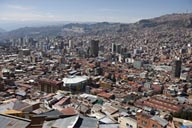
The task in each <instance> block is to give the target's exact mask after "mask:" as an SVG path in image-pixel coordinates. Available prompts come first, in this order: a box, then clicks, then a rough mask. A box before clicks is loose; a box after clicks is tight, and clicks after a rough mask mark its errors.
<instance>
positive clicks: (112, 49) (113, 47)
mask: <svg viewBox="0 0 192 128" xmlns="http://www.w3.org/2000/svg"><path fill="white" fill-rule="evenodd" d="M111 52H112V53H115V52H116V45H115V43H112V47H111Z"/></svg>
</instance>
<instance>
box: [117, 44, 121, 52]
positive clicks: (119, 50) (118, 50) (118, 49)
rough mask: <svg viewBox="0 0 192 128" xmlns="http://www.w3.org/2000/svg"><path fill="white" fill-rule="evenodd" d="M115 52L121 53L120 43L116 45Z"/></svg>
mask: <svg viewBox="0 0 192 128" xmlns="http://www.w3.org/2000/svg"><path fill="white" fill-rule="evenodd" d="M116 52H117V53H119V54H121V44H117V45H116Z"/></svg>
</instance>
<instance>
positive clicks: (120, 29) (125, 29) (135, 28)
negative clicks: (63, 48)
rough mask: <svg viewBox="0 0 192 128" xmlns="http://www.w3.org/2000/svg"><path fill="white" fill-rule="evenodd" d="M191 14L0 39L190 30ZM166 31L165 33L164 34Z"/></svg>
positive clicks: (25, 31) (29, 30)
mask: <svg viewBox="0 0 192 128" xmlns="http://www.w3.org/2000/svg"><path fill="white" fill-rule="evenodd" d="M191 29H192V13H188V14H169V15H164V16H161V17H157V18H152V19H143V20H140V21H138V22H136V23H133V24H121V23H107V22H101V23H95V24H79V23H71V24H67V25H60V26H45V27H25V28H20V29H16V30H13V31H10V32H7V33H4V34H2V35H1V38H10V37H11V38H18V37H22V36H26V35H27V36H32V37H36V36H57V35H62V36H68V35H69V36H77V35H87V34H89V35H102V34H108V33H116V34H121V33H127V34H132V33H135V34H136V35H137V34H139V33H142V32H146V31H147V32H148V33H153V32H155V33H161V32H162V33H164V34H166V33H168V34H169V31H175V30H182V31H183V30H191ZM165 31H166V32H165Z"/></svg>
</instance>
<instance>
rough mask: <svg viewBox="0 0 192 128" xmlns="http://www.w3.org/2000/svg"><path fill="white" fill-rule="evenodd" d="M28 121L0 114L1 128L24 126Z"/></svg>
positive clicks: (22, 127) (24, 127) (19, 127)
mask: <svg viewBox="0 0 192 128" xmlns="http://www.w3.org/2000/svg"><path fill="white" fill-rule="evenodd" d="M30 122H31V121H30V120H27V119H23V118H19V117H15V116H8V115H3V114H0V127H1V128H26V127H27V126H29V124H30Z"/></svg>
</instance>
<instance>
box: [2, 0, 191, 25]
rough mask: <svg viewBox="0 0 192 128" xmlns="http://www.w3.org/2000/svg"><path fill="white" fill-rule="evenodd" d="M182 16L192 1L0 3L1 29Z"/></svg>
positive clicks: (38, 0)
mask: <svg viewBox="0 0 192 128" xmlns="http://www.w3.org/2000/svg"><path fill="white" fill-rule="evenodd" d="M185 12H192V0H0V27H2V25H3V23H4V24H5V23H13V22H15V23H16V22H17V23H18V22H20V23H22V22H25V23H26V22H34V21H41V22H45V21H46V22H47V21H51V22H53V21H74V22H82V21H83V22H95V21H96V22H97V21H100V22H101V21H109V22H124V23H130V22H135V21H138V20H140V19H143V18H151V17H157V16H160V15H164V14H171V13H185Z"/></svg>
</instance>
